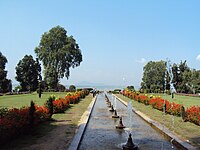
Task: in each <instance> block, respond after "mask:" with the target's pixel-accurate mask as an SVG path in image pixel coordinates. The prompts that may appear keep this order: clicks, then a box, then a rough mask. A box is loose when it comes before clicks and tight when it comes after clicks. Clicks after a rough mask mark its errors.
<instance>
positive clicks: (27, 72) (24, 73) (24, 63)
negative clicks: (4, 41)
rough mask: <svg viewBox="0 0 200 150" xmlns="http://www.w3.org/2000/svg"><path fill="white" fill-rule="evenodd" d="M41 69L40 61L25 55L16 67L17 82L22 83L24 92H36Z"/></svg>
mask: <svg viewBox="0 0 200 150" xmlns="http://www.w3.org/2000/svg"><path fill="white" fill-rule="evenodd" d="M40 71H41V67H40V64H39V61H38V59H36V60H34V59H33V57H32V56H31V55H25V56H24V58H23V59H22V60H20V61H19V63H18V64H17V66H16V75H17V76H16V77H15V78H16V80H17V81H19V82H20V85H21V87H22V91H35V90H36V89H37V87H38V79H39V78H40Z"/></svg>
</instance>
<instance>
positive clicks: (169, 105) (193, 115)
mask: <svg viewBox="0 0 200 150" xmlns="http://www.w3.org/2000/svg"><path fill="white" fill-rule="evenodd" d="M122 94H123V95H124V96H127V97H129V98H131V99H134V100H136V101H138V102H140V103H143V104H145V105H151V106H152V107H153V108H155V109H158V110H160V111H163V110H165V113H167V114H171V115H175V116H181V117H182V118H183V120H184V121H189V122H192V123H195V124H196V125H200V107H199V106H192V107H190V108H187V109H186V110H185V108H184V106H183V105H180V104H176V103H174V102H169V101H168V100H164V99H163V98H161V97H153V96H147V95H143V94H139V93H136V92H132V91H128V90H123V91H122Z"/></svg>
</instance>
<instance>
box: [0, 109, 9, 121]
mask: <svg viewBox="0 0 200 150" xmlns="http://www.w3.org/2000/svg"><path fill="white" fill-rule="evenodd" d="M7 113H8V108H6V107H5V108H0V118H3V117H5V116H6V115H7Z"/></svg>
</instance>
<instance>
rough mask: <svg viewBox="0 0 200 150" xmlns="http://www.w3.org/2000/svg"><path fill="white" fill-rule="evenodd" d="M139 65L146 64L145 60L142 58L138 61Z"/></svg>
mask: <svg viewBox="0 0 200 150" xmlns="http://www.w3.org/2000/svg"><path fill="white" fill-rule="evenodd" d="M136 62H137V63H141V64H144V63H145V62H146V59H145V58H141V59H140V60H136Z"/></svg>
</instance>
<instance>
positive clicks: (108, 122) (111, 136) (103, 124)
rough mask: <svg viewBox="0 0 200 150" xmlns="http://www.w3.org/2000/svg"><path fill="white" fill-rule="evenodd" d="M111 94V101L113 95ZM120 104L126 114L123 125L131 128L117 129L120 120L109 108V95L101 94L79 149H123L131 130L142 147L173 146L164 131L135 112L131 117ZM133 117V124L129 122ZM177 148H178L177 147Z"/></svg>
mask: <svg viewBox="0 0 200 150" xmlns="http://www.w3.org/2000/svg"><path fill="white" fill-rule="evenodd" d="M107 95H108V98H109V100H110V101H111V100H112V95H109V94H107ZM116 103H117V104H116V105H117V113H118V115H119V116H122V119H123V124H124V125H125V126H128V127H129V128H130V129H127V128H125V129H124V130H120V129H116V128H115V125H117V124H118V122H119V119H114V118H112V112H110V111H109V108H108V107H107V103H106V100H105V94H99V95H98V96H97V100H96V103H95V105H94V109H93V111H92V114H91V117H90V119H89V122H88V125H87V127H86V130H85V133H84V135H83V138H82V141H81V143H80V145H79V150H87V149H88V150H117V149H119V150H120V149H122V145H123V144H125V143H126V141H127V138H128V133H129V132H131V133H132V139H133V142H134V144H136V145H137V146H138V147H139V149H140V150H161V149H163V150H170V149H172V146H171V144H170V142H169V141H167V140H166V139H165V138H164V137H163V136H162V134H160V133H158V132H157V131H156V130H155V129H153V128H152V127H151V126H150V125H149V124H147V123H146V122H145V121H143V120H142V119H141V118H140V117H138V116H137V115H136V114H135V113H132V115H131V117H132V118H130V114H129V115H128V114H127V107H126V106H124V105H123V104H122V103H121V102H120V101H118V100H117V101H116ZM128 112H129V111H128ZM130 120H131V122H132V124H131V125H130V124H129V122H130ZM174 149H176V148H175V147H174Z"/></svg>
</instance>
